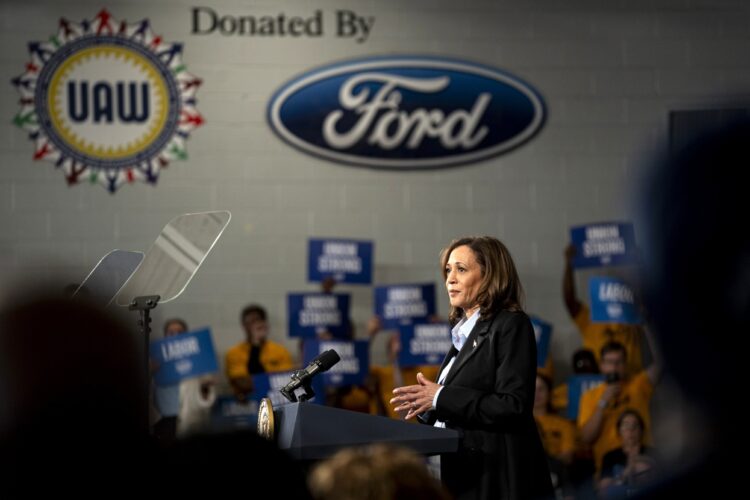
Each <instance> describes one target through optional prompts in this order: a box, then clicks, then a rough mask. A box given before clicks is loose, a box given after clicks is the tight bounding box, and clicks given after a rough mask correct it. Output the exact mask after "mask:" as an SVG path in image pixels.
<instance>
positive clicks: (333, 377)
mask: <svg viewBox="0 0 750 500" xmlns="http://www.w3.org/2000/svg"><path fill="white" fill-rule="evenodd" d="M329 349H333V350H334V351H336V352H337V353H338V355H339V357H340V358H341V360H340V361H339V362H338V363H336V364H335V365H333V366H332V367H331V368H330V369H329V370H328V371H327V372H324V373H323V374H322V375H318V376H317V377H315V378H314V379H313V380H316V379H320V380H322V381H323V382H324V383H325V385H326V386H329V387H340V386H345V385H359V384H363V383H364V381H365V378H366V377H367V375H368V373H369V371H370V351H369V349H370V343H369V341H367V340H355V341H342V340H305V342H304V345H303V347H302V359H303V362H304V364H305V366H307V365H308V364H309V363H310V362H311V361H312V360H313V359H315V358H316V357H317V356H318V355H319V354H322V353H324V352H325V351H327V350H329Z"/></svg>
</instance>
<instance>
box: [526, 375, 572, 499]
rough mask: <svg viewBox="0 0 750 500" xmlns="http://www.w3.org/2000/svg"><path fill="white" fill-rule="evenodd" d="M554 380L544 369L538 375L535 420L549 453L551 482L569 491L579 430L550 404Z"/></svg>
mask: <svg viewBox="0 0 750 500" xmlns="http://www.w3.org/2000/svg"><path fill="white" fill-rule="evenodd" d="M551 386H552V381H551V380H550V379H549V378H547V376H546V375H544V374H543V373H541V372H538V373H537V376H536V392H535V394H534V420H536V424H537V427H538V428H539V434H540V435H541V438H542V444H543V445H544V451H545V452H546V453H547V460H548V462H549V468H550V473H551V474H552V485H553V486H554V487H555V490H556V491H559V492H560V493H563V492H566V493H570V479H569V477H570V472H569V468H570V466H571V465H572V464H573V458H574V455H575V451H576V441H577V435H576V434H577V430H576V427H575V424H573V422H571V421H570V420H568V419H567V418H564V417H561V416H559V415H557V414H555V413H554V410H553V409H552V405H551V399H550V393H551Z"/></svg>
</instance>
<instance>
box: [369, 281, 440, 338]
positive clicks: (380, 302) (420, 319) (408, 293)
mask: <svg viewBox="0 0 750 500" xmlns="http://www.w3.org/2000/svg"><path fill="white" fill-rule="evenodd" d="M433 314H435V285H433V284H431V283H430V284H427V285H393V286H378V287H375V315H376V316H379V317H380V320H381V322H382V324H383V328H385V329H395V328H398V327H399V326H402V325H411V324H414V323H425V322H427V319H428V317H429V316H431V315H433Z"/></svg>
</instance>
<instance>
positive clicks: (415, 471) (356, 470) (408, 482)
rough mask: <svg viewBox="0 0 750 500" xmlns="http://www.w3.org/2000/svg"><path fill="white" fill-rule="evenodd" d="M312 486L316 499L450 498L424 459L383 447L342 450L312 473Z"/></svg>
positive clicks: (416, 499)
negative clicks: (432, 474)
mask: <svg viewBox="0 0 750 500" xmlns="http://www.w3.org/2000/svg"><path fill="white" fill-rule="evenodd" d="M308 484H309V487H310V492H311V493H312V496H313V498H315V499H316V500H332V499H337V500H338V499H340V500H360V499H361V500H391V499H393V500H399V499H403V500H407V499H409V500H422V499H424V500H427V499H436V500H441V499H444V500H447V499H448V498H449V496H448V494H447V493H446V492H445V490H444V489H443V487H442V485H441V484H440V482H439V481H437V480H436V479H435V478H433V477H432V476H431V475H430V473H429V471H428V470H427V468H426V466H425V464H424V461H423V459H422V458H421V457H419V456H418V455H416V454H415V453H414V452H412V451H411V450H407V449H405V448H400V447H396V446H392V445H383V444H378V445H372V446H368V447H365V448H348V449H344V450H341V451H339V452H338V453H336V454H335V455H333V456H332V457H331V458H329V459H328V460H325V461H323V462H321V463H320V464H318V465H317V466H316V467H315V468H314V469H313V470H312V472H311V473H310V476H309V479H308Z"/></svg>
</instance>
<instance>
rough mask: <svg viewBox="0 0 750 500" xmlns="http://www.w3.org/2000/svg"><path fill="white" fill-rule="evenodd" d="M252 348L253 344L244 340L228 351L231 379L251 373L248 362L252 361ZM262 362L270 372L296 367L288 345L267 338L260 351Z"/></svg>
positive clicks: (228, 374)
mask: <svg viewBox="0 0 750 500" xmlns="http://www.w3.org/2000/svg"><path fill="white" fill-rule="evenodd" d="M251 349H252V345H251V344H250V343H249V342H242V343H240V344H237V345H236V346H234V347H232V348H231V349H229V350H228V351H227V355H226V358H225V361H226V363H225V364H226V372H227V378H228V379H229V380H233V379H236V378H240V377H247V376H248V375H249V373H248V371H247V363H248V361H250V350H251ZM260 364H261V366H263V369H264V370H265V371H266V372H269V373H270V372H283V371H286V370H291V369H292V368H293V367H294V365H293V363H292V356H291V355H290V354H289V351H287V349H286V347H284V346H283V345H281V344H277V343H276V342H272V341H270V340H266V342H265V343H264V344H263V349H261V351H260Z"/></svg>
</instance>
